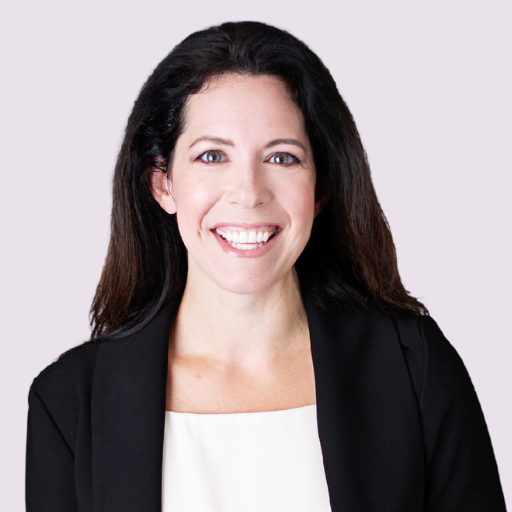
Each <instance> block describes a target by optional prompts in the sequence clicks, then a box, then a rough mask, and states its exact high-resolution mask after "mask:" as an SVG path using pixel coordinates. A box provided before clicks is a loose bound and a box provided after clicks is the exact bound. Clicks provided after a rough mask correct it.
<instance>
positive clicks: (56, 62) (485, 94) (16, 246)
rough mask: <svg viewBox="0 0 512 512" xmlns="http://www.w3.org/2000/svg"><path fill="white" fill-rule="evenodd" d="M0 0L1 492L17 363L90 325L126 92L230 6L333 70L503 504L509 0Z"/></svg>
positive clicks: (14, 454) (12, 452) (510, 445)
mask: <svg viewBox="0 0 512 512" xmlns="http://www.w3.org/2000/svg"><path fill="white" fill-rule="evenodd" d="M1 9H2V11H1V12H0V19H1V21H0V28H1V30H0V38H1V41H0V43H1V73H2V79H1V82H0V84H1V85H0V87H1V89H2V91H1V95H0V108H1V138H0V141H1V160H0V162H1V165H2V168H1V178H2V179H1V186H0V190H1V192H0V194H1V196H0V201H1V216H0V218H1V223H2V224H1V235H2V236H1V240H2V248H1V251H0V255H1V256H0V257H1V266H0V268H1V287H2V288H1V291H2V293H1V301H2V304H1V309H0V310H1V313H2V319H1V330H2V338H1V340H2V345H1V354H2V371H1V372H0V378H1V385H0V391H1V403H2V421H1V427H0V429H1V430H0V434H1V436H0V440H1V452H0V453H1V455H0V460H1V463H0V464H1V468H0V469H1V475H0V478H1V480H2V482H3V483H4V488H3V491H2V498H1V501H2V505H1V506H2V509H3V510H9V511H22V510H24V466H25V460H24V457H25V436H26V415H27V394H28V389H29V386H30V384H31V382H32V379H33V378H34V377H35V376H36V375H37V374H38V373H39V372H40V371H41V370H42V369H43V368H44V367H46V366H47V365H48V364H50V363H51V362H52V361H54V360H55V359H56V358H57V357H58V356H59V354H61V353H62V352H64V351H65V350H67V349H68V348H70V347H71V346H74V345H77V344H79V343H81V342H83V341H85V340H86V339H88V337H89V332H90V331H89V324H88V311H89V307H90V304H91V300H92V298H93V295H94V292H95V287H96V285H97V282H98V279H99V277H100V272H101V269H102V265H103V262H104V258H105V255H106V250H107V243H108V238H109V222H110V207H111V181H112V174H113V168H114V163H115V159H116V155H117V152H118V151H119V147H120V143H121V140H122V135H123V130H124V127H125V124H126V120H127V118H128V115H129V113H130V110H131V107H132V105H133V102H134V100H135V98H136V97H137V95H138V92H139V90H140V88H141V86H142V84H143V83H144V81H145V80H146V79H147V77H148V76H149V74H150V73H151V72H152V70H153V69H154V67H155V66H156V65H157V64H158V62H159V61H160V60H161V59H162V58H163V57H164V56H165V55H166V54H167V53H168V52H169V51H170V50H171V49H172V48H173V47H174V45H176V44H177V43H178V42H180V41H181V40H182V39H183V38H184V37H186V36H187V35H188V34H190V33H191V32H194V31H196V30H199V29H202V28H206V27H208V26H210V25H214V24H218V23H221V22H223V21H240V20H256V21H264V22H267V23H270V24H274V25H276V26H278V27H280V28H284V29H286V30H288V31H290V32H291V33H292V34H294V35H296V36H297V37H298V38H300V39H302V40H303V41H304V42H306V43H307V44H308V45H309V46H310V47H311V48H312V49H313V51H315V52H316V53H317V54H318V55H319V56H320V58H321V59H322V60H323V61H324V63H325V64H326V65H327V67H328V68H329V69H330V70H331V72H332V74H333V76H334V78H335V80H336V83H337V84H338V87H339V89H340V92H341V94H342V96H343V97H344V98H345V100H346V101H347V103H348V105H349V107H350V109H351V111H352V113H353V115H354V117H355V120H356V123H357V125H358V128H359V130H360V133H361V136H362V139H363V143H364V145H365V148H366V150H367V152H368V155H369V160H370V164H371V167H372V173H373V179H374V183H375V187H376V189H377V193H378V196H379V199H380V201H381V204H382V207H383V209H384V212H385V214H386V216H387V218H388V221H389V223H390V225H391V229H392V233H393V236H394V240H395V243H396V247H397V252H398V262H399V268H400V272H401V274H402V278H403V281H404V283H405V286H406V288H407V289H408V290H409V291H410V292H411V293H412V294H413V295H415V296H417V297H419V298H420V300H422V301H424V303H425V304H426V306H427V307H428V308H429V310H430V312H431V315H432V316H433V317H434V318H435V319H436V321H437V322H438V324H439V325H440V327H441V329H442V330H443V331H444V333H445V335H446V336H447V338H448V339H449V340H450V341H451V343H452V344H453V345H454V346H455V348H456V349H457V351H458V352H459V354H460V355H461V357H462V359H463V360H464V362H465V364H466V366H467V368H468V370H469V373H470V375H471V377H472V380H473V383H474V385H475V388H476V390H477V393H478V396H479V398H480V401H481V404H482V408H483V410H484V414H485V417H486V420H487V423H488V427H489V431H490V434H491V438H492V441H493V445H494V450H495V453H496V458H497V461H498V467H499V470H500V474H501V479H502V484H503V486H504V491H505V496H506V499H507V501H508V502H509V505H510V503H511V500H512V440H511V432H512V414H511V410H510V409H511V402H512V401H511V398H510V396H511V392H512V376H511V375H512V368H511V363H510V360H511V358H512V347H511V341H512V336H511V331H510V320H511V315H510V309H511V305H512V304H511V299H510V290H511V285H512V282H511V281H512V279H511V272H510V263H511V261H512V250H511V200H510V195H511V185H512V179H511V171H512V165H511V161H512V159H511V151H510V149H511V148H510V146H511V135H512V133H511V131H512V130H511V119H512V103H511V91H512V80H511V66H510V63H511V55H510V49H511V44H512V40H511V32H512V31H511V30H510V26H511V21H512V20H511V11H512V7H511V4H510V3H509V2H505V1H494V0H486V1H485V2H484V1H483V0H482V1H480V2H474V1H471V0H469V1H468V0H464V1H463V0H458V1H454V0H443V1H438V0H435V1H430V2H428V3H427V2H421V3H420V2H411V1H389V0H388V1H386V2H382V1H364V0H363V1H361V0H357V1H355V0H353V1H343V0H341V1H332V2H327V1H324V0H315V1H310V2H285V1H280V0H272V1H268V0H258V1H255V2H252V3H244V2H239V1H225V0H215V1H213V2H211V1H204V0H198V1H195V2H191V1H188V2H186V1H185V2H176V1H157V0H145V1H144V2H142V1H126V0H125V1H123V2H121V1H119V0H118V1H109V0H102V1H101V2H100V1H98V0H92V1H91V0H90V1H88V2H83V1H82V2H70V1H56V0H47V1H45V2H36V1H34V0H32V1H22V0H21V1H18V2H16V3H14V2H10V5H7V3H5V4H4V7H2V8H1Z"/></svg>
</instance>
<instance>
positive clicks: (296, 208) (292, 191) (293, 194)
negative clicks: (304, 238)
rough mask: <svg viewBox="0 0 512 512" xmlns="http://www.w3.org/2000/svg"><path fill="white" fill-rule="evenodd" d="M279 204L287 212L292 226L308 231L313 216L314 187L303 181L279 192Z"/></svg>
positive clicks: (312, 184)
mask: <svg viewBox="0 0 512 512" xmlns="http://www.w3.org/2000/svg"><path fill="white" fill-rule="evenodd" d="M280 196H281V201H280V202H281V204H282V205H283V206H284V209H285V210H286V211H287V213H288V215H289V216H290V219H291V221H292V225H293V224H295V225H296V226H295V227H296V228H300V229H301V230H308V229H309V228H310V227H311V226H312V224H313V219H314V216H315V186H314V183H311V182H308V181H304V182H299V183H296V184H294V186H293V187H288V188H286V189H283V190H282V191H281V194H280Z"/></svg>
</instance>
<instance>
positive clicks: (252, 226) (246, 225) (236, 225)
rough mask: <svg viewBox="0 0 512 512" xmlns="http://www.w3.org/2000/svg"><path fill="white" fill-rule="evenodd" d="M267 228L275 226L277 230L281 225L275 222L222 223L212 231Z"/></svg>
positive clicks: (216, 225)
mask: <svg viewBox="0 0 512 512" xmlns="http://www.w3.org/2000/svg"><path fill="white" fill-rule="evenodd" d="M267 226H273V227H276V228H279V224H275V223H273V222H258V223H254V224H249V223H247V222H221V223H219V224H215V226H213V227H212V228H211V229H217V228H229V227H233V228H242V229H258V228H263V227H267Z"/></svg>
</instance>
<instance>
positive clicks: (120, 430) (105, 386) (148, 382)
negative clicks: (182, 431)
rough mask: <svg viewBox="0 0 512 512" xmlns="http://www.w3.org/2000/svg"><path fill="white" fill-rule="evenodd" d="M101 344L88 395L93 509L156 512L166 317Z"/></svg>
mask: <svg viewBox="0 0 512 512" xmlns="http://www.w3.org/2000/svg"><path fill="white" fill-rule="evenodd" d="M172 316H173V308H172V307H171V306H167V307H164V308H162V310H161V311H159V313H158V314H157V315H156V316H155V318H153V319H152V320H151V322H150V323H149V324H148V325H147V326H146V327H145V328H143V329H142V330H141V331H139V332H138V333H136V334H135V335H133V336H131V337H129V338H126V339H122V340H116V341H113V342H107V343H105V344H103V345H102V346H100V349H99V353H98V359H97V363H96V371H95V376H94V384H93V395H92V412H91V414H92V444H93V486H94V503H95V510H98V511H101V512H120V511H122V512H132V511H133V512H160V510H161V490H162V489H161V482H162V456H163V437H164V424H165V391H166V381H167V353H168V338H169V329H170V321H171V318H172Z"/></svg>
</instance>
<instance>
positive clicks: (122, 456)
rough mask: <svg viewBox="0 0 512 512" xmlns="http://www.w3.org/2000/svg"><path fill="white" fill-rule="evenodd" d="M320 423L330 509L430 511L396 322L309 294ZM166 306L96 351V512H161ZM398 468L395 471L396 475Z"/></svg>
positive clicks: (168, 319)
mask: <svg viewBox="0 0 512 512" xmlns="http://www.w3.org/2000/svg"><path fill="white" fill-rule="evenodd" d="M303 298H304V305H305V309H306V314H307V318H308V323H309V330H310V339H311V353H312V359H313V366H314V372H315V383H316V397H317V421H318V432H319V438H320V443H321V447H322V453H323V458H324V468H325V472H326V479H327V484H328V488H329V495H330V500H331V507H332V510H333V511H335V512H337V511H340V512H341V511H343V512H350V511H368V512H370V511H375V512H377V511H382V510H384V509H386V507H385V506H384V504H385V503H388V504H389V503H393V504H394V507H393V510H394V511H396V512H400V511H404V512H405V511H406V510H422V503H421V501H419V498H417V497H416V496H421V488H422V487H421V486H422V482H423V470H422V468H423V458H422V457H423V455H422V441H421V430H420V427H419V423H418V421H417V414H415V412H414V411H416V403H415V397H414V394H413V391H412V387H411V385H410V378H409V376H408V373H407V369H406V365H405V364H404V359H403V355H402V353H401V349H400V344H399V342H398V337H397V333H396V330H395V329H394V326H393V323H392V322H391V321H390V320H389V319H388V318H386V317H383V316H381V315H379V314H378V313H376V312H374V311H371V310H369V309H361V308H346V309H345V310H343V311H340V312H338V313H336V314H334V313H328V312H326V311H324V310H322V309H321V308H320V307H319V306H317V305H316V304H315V301H314V300H313V298H312V297H311V296H310V295H309V293H308V291H307V290H305V291H303ZM174 314H175V308H174V307H172V306H167V307H164V308H162V309H161V310H160V312H159V313H158V314H157V315H156V316H155V318H154V319H153V320H151V322H150V323H149V324H148V325H147V326H146V327H145V328H143V329H142V330H141V331H139V332H138V333H136V334H135V335H133V336H131V337H130V338H127V339H124V340H117V341H113V342H106V343H105V344H103V345H101V346H100V348H99V352H98V359H97V364H96V371H95V377H94V384H93V395H92V445H93V461H92V463H93V485H94V501H95V510H98V511H101V512H119V511H120V510H122V511H123V512H130V511H134V512H135V511H137V512H141V511H144V512H160V510H161V495H162V457H163V437H164V424H165V392H166V380H167V357H168V336H169V329H170V323H171V320H172V319H173V317H174ZM390 468H393V470H392V471H390Z"/></svg>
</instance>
